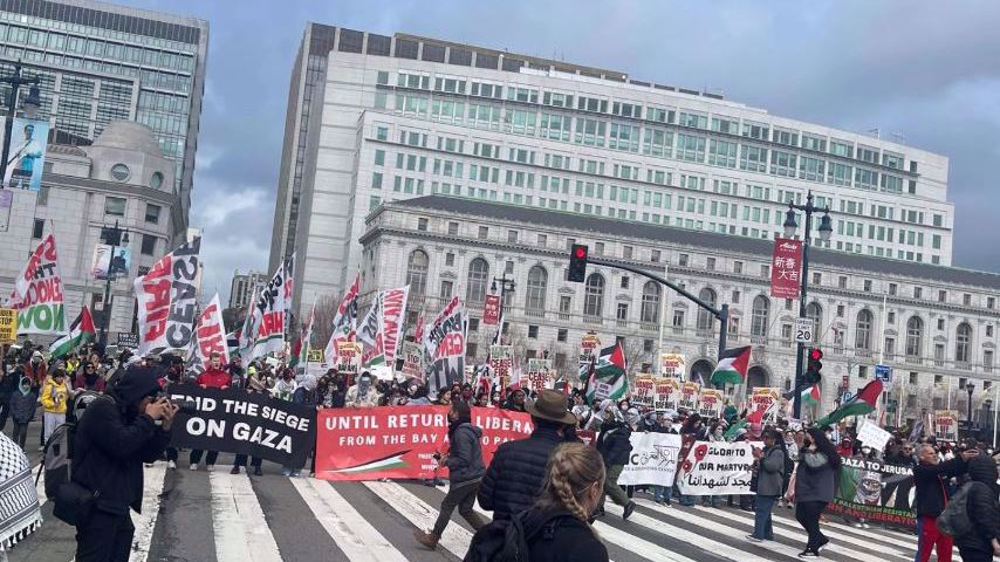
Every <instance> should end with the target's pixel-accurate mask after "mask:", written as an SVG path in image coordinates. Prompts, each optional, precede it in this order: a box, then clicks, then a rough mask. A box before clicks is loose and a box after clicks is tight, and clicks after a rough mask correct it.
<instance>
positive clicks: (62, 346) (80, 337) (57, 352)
mask: <svg viewBox="0 0 1000 562" xmlns="http://www.w3.org/2000/svg"><path fill="white" fill-rule="evenodd" d="M96 336H97V330H96V329H94V318H93V317H92V316H91V315H90V309H89V308H87V307H86V306H85V307H83V308H82V309H81V310H80V315H79V316H77V317H76V320H74V321H73V324H71V325H70V327H69V333H68V334H66V335H65V336H63V337H61V338H59V339H57V340H56V341H54V342H52V345H50V346H49V353H50V354H51V358H50V360H55V359H61V358H63V357H65V356H67V355H69V354H70V353H73V352H74V351H76V350H77V349H78V348H79V347H80V346H81V345H85V344H88V343H90V342H92V341H94V340H95V339H96Z"/></svg>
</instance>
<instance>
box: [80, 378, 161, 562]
mask: <svg viewBox="0 0 1000 562" xmlns="http://www.w3.org/2000/svg"><path fill="white" fill-rule="evenodd" d="M159 376H160V374H159V373H158V372H157V371H156V370H154V369H152V368H149V367H130V368H129V369H128V370H127V371H126V372H125V373H124V375H122V377H121V378H120V379H119V380H118V381H117V383H116V384H115V385H114V386H113V387H112V388H111V390H110V391H109V392H108V393H107V394H106V395H105V397H102V398H98V399H95V400H94V401H92V402H91V403H90V404H89V405H88V406H87V409H86V410H85V411H84V414H83V416H82V417H81V419H80V423H79V425H78V426H77V430H76V437H75V440H74V442H73V461H72V475H73V476H72V479H73V482H75V483H77V484H79V485H81V486H83V487H84V488H86V489H88V490H90V491H91V492H93V493H94V494H95V495H96V498H95V501H94V507H93V509H92V511H91V513H90V515H89V516H88V517H86V518H85V519H84V520H83V521H81V522H80V523H79V524H78V525H77V527H76V560H77V562H119V561H121V562H125V561H127V560H128V559H129V553H130V551H131V547H132V535H133V533H134V532H135V527H134V526H133V525H132V519H131V518H130V517H129V508H130V507H131V508H132V509H134V510H135V512H136V513H139V512H140V510H141V508H142V490H143V484H142V480H143V474H142V470H143V469H142V465H143V463H152V462H155V461H156V460H157V459H159V458H160V455H162V454H163V451H164V449H165V448H166V446H167V443H168V442H169V441H170V426H171V423H172V422H173V419H174V415H175V414H176V413H177V409H178V407H177V406H176V405H174V404H171V403H170V401H169V400H167V399H166V398H159V399H157V398H156V396H157V394H159V393H160V391H161V390H160V383H159V380H158V379H159Z"/></svg>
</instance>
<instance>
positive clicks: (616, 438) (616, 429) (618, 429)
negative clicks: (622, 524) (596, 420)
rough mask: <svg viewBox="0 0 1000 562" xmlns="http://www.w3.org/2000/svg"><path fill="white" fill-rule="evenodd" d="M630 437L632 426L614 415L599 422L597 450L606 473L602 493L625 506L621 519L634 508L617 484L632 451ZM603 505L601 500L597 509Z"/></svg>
mask: <svg viewBox="0 0 1000 562" xmlns="http://www.w3.org/2000/svg"><path fill="white" fill-rule="evenodd" d="M631 439H632V427H631V426H630V425H629V424H628V423H627V422H625V421H623V420H620V419H618V418H617V417H615V416H608V418H607V419H605V420H604V423H602V424H601V433H600V435H598V436H597V451H598V452H599V453H601V457H603V458H604V467H605V469H606V473H607V478H605V480H604V493H605V494H607V495H609V496H611V500H612V501H613V502H615V503H616V504H618V505H620V506H622V507H624V508H625V511H624V512H623V513H622V519H628V518H629V516H630V515H632V512H633V511H634V510H635V502H633V501H632V500H630V499H629V497H628V495H627V494H626V493H625V490H623V489H622V487H621V486H619V485H618V477H619V476H620V475H621V473H622V470H624V469H625V465H627V464H628V455H629V453H631V452H632V441H631ZM603 505H604V502H603V501H602V502H601V503H600V504H598V509H599V510H600V509H601V507H603Z"/></svg>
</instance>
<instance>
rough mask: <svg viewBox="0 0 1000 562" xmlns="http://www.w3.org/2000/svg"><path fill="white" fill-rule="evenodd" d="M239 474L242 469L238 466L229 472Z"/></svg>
mask: <svg viewBox="0 0 1000 562" xmlns="http://www.w3.org/2000/svg"><path fill="white" fill-rule="evenodd" d="M239 473H240V467H238V466H234V467H233V469H232V470H230V471H229V474H239Z"/></svg>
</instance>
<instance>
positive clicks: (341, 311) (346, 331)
mask: <svg viewBox="0 0 1000 562" xmlns="http://www.w3.org/2000/svg"><path fill="white" fill-rule="evenodd" d="M360 293H361V274H360V273H359V274H358V275H357V276H356V277H355V278H354V283H352V284H351V286H350V288H349V289H347V293H346V294H345V295H344V300H342V301H340V306H339V307H337V314H336V315H335V316H334V317H333V331H332V332H330V339H329V341H327V343H326V348H325V349H324V350H323V353H324V357H326V362H327V363H329V364H331V365H335V364H336V363H337V342H338V341H354V340H355V338H356V337H357V334H358V294H360Z"/></svg>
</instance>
